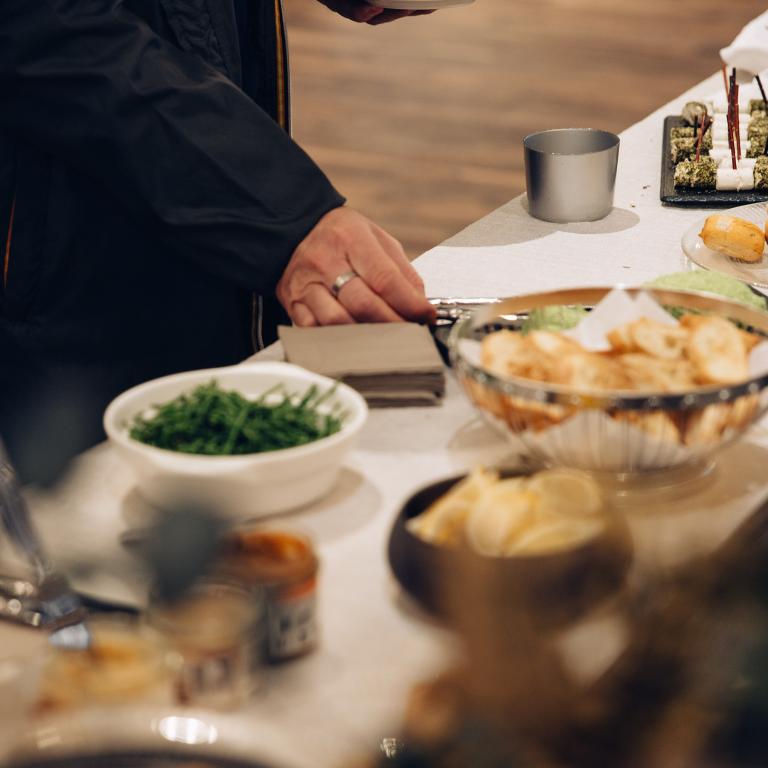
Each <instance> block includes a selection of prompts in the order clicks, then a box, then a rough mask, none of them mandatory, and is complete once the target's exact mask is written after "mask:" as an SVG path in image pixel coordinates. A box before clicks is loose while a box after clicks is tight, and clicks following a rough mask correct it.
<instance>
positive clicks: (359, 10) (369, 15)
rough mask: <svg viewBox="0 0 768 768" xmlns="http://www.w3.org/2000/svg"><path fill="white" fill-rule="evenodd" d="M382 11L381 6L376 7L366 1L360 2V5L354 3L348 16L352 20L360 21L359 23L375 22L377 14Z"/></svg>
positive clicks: (379, 14)
mask: <svg viewBox="0 0 768 768" xmlns="http://www.w3.org/2000/svg"><path fill="white" fill-rule="evenodd" d="M383 13H384V9H383V8H377V7H376V6H375V5H368V4H367V3H362V4H360V5H357V4H356V5H355V6H354V7H353V8H352V9H351V11H350V13H349V18H351V19H352V21H357V22H360V23H361V24H375V23H376V21H375V19H376V18H377V17H378V16H381V15H382V14H383Z"/></svg>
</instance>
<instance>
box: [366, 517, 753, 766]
mask: <svg viewBox="0 0 768 768" xmlns="http://www.w3.org/2000/svg"><path fill="white" fill-rule="evenodd" d="M767 553H768V505H764V506H763V507H762V508H761V509H760V510H758V511H757V512H756V513H755V515H754V516H753V517H752V518H751V519H750V520H749V521H748V522H747V523H746V524H744V525H743V526H742V528H741V529H739V530H738V531H737V532H736V533H735V534H734V535H733V536H732V538H731V539H730V540H729V541H728V542H727V543H726V545H724V546H723V547H722V548H721V549H720V550H719V551H718V552H716V553H715V554H714V555H712V556H710V557H707V558H705V559H702V560H700V561H697V562H692V563H690V564H688V565H685V566H683V567H680V568H678V569H676V570H674V571H668V572H666V573H662V574H660V575H658V576H654V577H650V576H644V575H643V574H638V578H637V580H636V582H635V583H633V584H632V585H631V586H630V587H629V588H628V589H627V591H626V593H625V595H624V596H623V599H622V601H621V604H620V605H619V610H620V613H621V615H622V618H623V620H624V622H625V624H626V627H627V630H628V634H627V637H628V643H627V645H626V648H625V651H624V653H623V655H622V656H621V657H620V658H619V659H618V660H617V661H616V662H615V663H614V664H613V666H611V667H610V668H609V669H608V671H607V672H606V673H605V674H603V676H602V677H600V678H599V679H597V680H596V681H595V682H593V683H591V684H589V685H587V686H584V685H582V684H581V683H579V681H578V680H576V678H575V676H574V674H573V673H572V672H571V670H570V669H569V668H568V666H567V665H566V664H564V663H563V661H562V658H561V656H560V655H559V653H557V651H556V648H555V640H556V638H555V637H554V636H553V635H552V634H551V633H547V632H545V631H542V630H540V629H538V628H537V627H536V626H535V625H534V624H533V623H532V622H531V621H530V618H529V616H528V614H527V613H526V611H524V610H521V605H520V596H519V595H518V594H516V593H515V590H514V588H511V587H510V585H509V583H503V582H501V581H500V580H499V579H498V578H496V577H495V576H496V572H495V571H494V570H493V569H483V568H478V567H477V565H476V563H473V562H472V561H466V562H465V563H463V564H461V565H460V566H458V567H454V572H453V574H452V576H451V578H450V579H448V578H446V584H449V585H450V595H449V599H450V602H451V604H452V606H453V616H454V625H455V627H456V628H457V629H458V630H459V632H460V634H461V637H462V638H463V641H464V647H465V658H464V662H463V664H462V665H461V666H459V667H457V668H456V669H453V670H451V671H448V672H446V674H445V675H444V676H443V677H441V678H440V679H438V680H437V681H434V680H433V681H431V682H429V683H427V684H425V685H423V686H420V687H419V688H417V689H416V690H415V691H414V692H413V694H412V696H411V699H410V702H409V704H408V708H407V715H406V724H405V730H404V735H403V743H404V746H403V748H402V749H398V750H397V754H396V755H395V756H394V757H393V758H390V759H389V760H388V762H387V763H386V764H387V765H392V764H399V765H402V766H410V767H411V768H413V767H415V766H425V767H426V766H429V767H430V768H443V767H445V768H449V767H450V768H464V767H466V768H470V767H472V768H474V767H475V766H483V768H496V767H497V766H498V768H501V767H502V766H516V765H520V766H526V768H532V767H533V768H537V767H539V766H540V767H541V768H556V767H562V768H565V767H566V766H567V767H568V768H582V767H583V768H594V766H598V765H599V766H611V768H625V767H626V768H646V767H647V766H654V767H655V768H672V767H673V766H674V767H675V768H693V767H694V766H696V767H697V768H699V767H700V766H708V768H726V766H727V768H736V767H737V766H743V767H744V768H747V766H756V765H762V764H764V760H765V755H766V754H768V558H766V554H767ZM381 764H382V765H383V764H384V763H381Z"/></svg>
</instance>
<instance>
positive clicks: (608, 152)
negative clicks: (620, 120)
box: [523, 128, 619, 223]
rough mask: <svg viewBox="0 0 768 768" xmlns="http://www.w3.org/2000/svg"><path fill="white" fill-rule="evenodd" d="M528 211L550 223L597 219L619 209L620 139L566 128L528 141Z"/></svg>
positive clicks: (579, 129) (525, 143)
mask: <svg viewBox="0 0 768 768" xmlns="http://www.w3.org/2000/svg"><path fill="white" fill-rule="evenodd" d="M523 146H524V147H525V177H526V181H527V185H528V210H529V211H530V214H531V216H534V217H535V218H537V219H543V220H544V221H554V222H560V223H563V222H572V221H597V220H598V219H603V218H605V217H606V216H607V215H608V214H609V213H610V212H611V209H612V208H613V190H614V187H615V185H616V166H617V165H618V161H619V137H618V136H617V135H616V134H615V133H608V131H599V130H595V129H593V128H562V129H558V130H553V131H541V132H540V133H532V134H530V135H529V136H526V137H525V139H523Z"/></svg>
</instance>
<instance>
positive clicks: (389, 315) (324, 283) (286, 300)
mask: <svg viewBox="0 0 768 768" xmlns="http://www.w3.org/2000/svg"><path fill="white" fill-rule="evenodd" d="M350 269H352V270H354V271H355V272H356V273H357V275H358V277H355V278H353V279H352V280H350V281H349V282H347V283H346V284H345V285H344V286H343V287H342V288H341V289H340V291H339V294H338V297H334V296H333V294H332V292H331V286H332V284H333V282H334V280H336V278H338V277H339V275H342V274H344V273H345V272H348V271H349V270H350ZM277 297H278V299H279V300H280V302H281V303H282V305H283V306H284V307H285V308H286V309H287V311H288V313H289V314H290V316H291V318H292V319H293V320H294V322H296V323H297V324H298V325H335V324H339V323H352V322H356V321H357V322H397V321H403V320H415V321H427V322H431V321H433V320H434V317H435V310H434V307H432V305H431V304H430V303H429V302H428V301H427V299H426V297H425V296H424V288H423V284H422V282H421V279H420V278H419V276H418V275H417V274H416V271H415V270H414V269H413V267H412V266H411V264H410V263H409V262H408V259H407V257H406V255H405V253H404V251H403V249H402V246H401V245H400V243H398V242H397V240H395V238H393V237H392V236H391V235H389V234H387V233H386V232H385V231H384V230H382V229H381V228H380V227H377V226H376V225H375V224H374V223H373V222H371V221H369V220H368V219H366V218H365V217H364V216H362V215H361V214H359V213H357V212H356V211H354V210H352V209H349V208H346V207H342V208H337V209H334V210H333V211H330V212H329V213H327V214H326V215H325V216H323V217H322V218H321V219H320V220H319V221H318V223H317V224H316V225H315V227H314V229H313V230H312V231H311V232H310V233H309V234H308V235H307V237H306V238H305V239H304V240H303V241H302V242H301V243H300V244H299V246H298V247H297V248H296V250H295V251H294V254H293V256H292V257H291V260H290V261H289V263H288V265H287V267H286V269H285V272H284V273H283V276H282V278H281V279H280V282H279V283H278V285H277Z"/></svg>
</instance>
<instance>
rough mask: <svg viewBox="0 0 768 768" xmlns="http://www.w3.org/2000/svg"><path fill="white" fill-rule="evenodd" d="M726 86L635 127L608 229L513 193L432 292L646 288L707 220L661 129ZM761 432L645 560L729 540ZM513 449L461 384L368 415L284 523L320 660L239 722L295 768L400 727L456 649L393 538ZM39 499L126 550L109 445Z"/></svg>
mask: <svg viewBox="0 0 768 768" xmlns="http://www.w3.org/2000/svg"><path fill="white" fill-rule="evenodd" d="M718 78H719V75H718V76H716V77H713V78H711V79H709V80H707V81H705V82H704V83H702V84H700V85H698V86H697V87H695V88H694V89H692V90H691V91H690V92H688V93H686V94H684V95H683V96H681V97H680V98H679V99H676V100H675V101H673V102H672V103H670V104H668V105H665V106H664V107H663V108H662V109H660V110H658V111H657V112H655V113H654V114H652V115H651V116H649V117H648V118H646V119H645V120H643V121H642V122H640V123H638V124H637V125H634V126H633V127H631V128H629V129H628V130H627V131H625V132H624V133H623V134H622V137H621V139H622V143H621V154H620V161H619V171H618V180H617V189H616V202H615V208H614V210H613V212H612V213H611V215H610V216H609V217H608V218H607V219H605V220H603V221H600V222H595V223H585V224H573V225H556V224H547V223H545V222H540V221H537V220H534V219H532V218H530V217H529V216H528V214H527V212H526V210H525V202H524V198H523V197H520V198H516V199H514V200H512V201H511V202H510V203H508V204H507V205H505V206H503V207H502V208H500V209H498V210H497V211H495V212H493V213H491V214H490V215H489V216H487V217H486V218H484V219H482V220H481V221H478V222H477V223H475V224H473V225H472V226H470V227H468V228H467V229H465V230H464V231H462V232H460V233H459V234H457V235H456V236H454V237H453V238H451V239H450V240H448V241H446V242H445V243H444V244H442V245H440V246H438V247H436V248H434V249H432V250H431V251H429V252H427V253H425V254H424V255H423V256H421V257H420V258H419V259H418V260H417V261H416V267H417V268H418V270H419V272H420V273H421V275H422V276H423V278H424V280H425V283H426V287H427V293H428V295H429V296H433V297H449V296H464V297H474V296H504V295H508V294H514V293H522V292H531V291H541V290H549V289H554V288H561V287H570V286H584V285H606V284H620V283H626V284H639V283H642V282H643V281H645V280H647V279H649V278H652V277H655V276H657V275H659V274H663V273H668V272H673V271H677V270H681V269H684V268H685V263H684V261H685V260H684V257H683V255H682V253H681V250H680V238H681V236H682V233H683V232H684V231H685V229H686V228H687V227H689V226H690V225H691V224H692V223H693V222H695V221H696V220H697V219H700V218H701V217H702V212H701V211H700V210H683V209H672V208H663V207H662V206H661V204H660V202H659V168H660V152H661V140H662V122H663V117H664V116H665V115H668V114H673V113H679V111H680V108H681V106H682V104H683V103H684V102H685V101H688V100H689V99H691V98H692V97H695V96H701V95H704V94H707V93H709V92H712V91H713V90H715V89H716V88H717V87H718V85H719V84H720V80H719V79H718ZM510 151H515V150H512V149H510ZM520 151H522V148H520ZM262 355H263V356H265V357H275V356H278V355H279V350H278V349H274V348H273V349H270V350H266V351H265V352H264V353H262ZM765 438H766V435H764V434H763V431H762V428H761V427H758V428H756V429H755V430H753V432H752V433H751V434H750V437H749V442H743V443H741V444H739V445H736V446H735V447H733V448H731V449H729V450H728V451H727V452H726V453H725V454H724V455H723V456H722V458H721V460H720V462H719V465H718V470H717V472H716V473H715V477H714V479H712V480H711V482H709V484H708V485H706V487H705V488H703V489H702V490H701V491H699V492H698V493H696V494H695V495H692V496H689V497H686V498H685V499H682V500H681V499H677V500H670V501H669V502H668V503H666V504H665V503H659V504H655V505H654V509H653V510H652V511H651V510H648V511H644V510H636V511H634V512H632V513H631V514H630V523H631V526H632V529H633V532H634V534H635V537H636V542H637V546H638V554H637V565H636V567H640V568H642V567H648V566H657V565H658V564H664V563H671V562H675V561H678V560H680V559H684V558H686V557H689V556H690V555H691V553H692V552H694V551H705V550H707V549H710V548H712V547H713V546H714V545H716V544H717V543H718V542H720V541H722V540H723V539H724V538H726V537H727V536H728V534H729V533H730V532H732V531H733V529H734V528H735V527H736V526H737V525H738V524H739V523H740V522H741V521H742V520H743V519H745V517H747V516H748V514H749V512H750V511H751V510H753V509H754V508H755V506H756V505H757V504H758V502H759V500H760V499H761V497H762V495H763V494H765V493H766V492H767V491H768V484H766V482H765V472H764V468H765V466H768V461H767V459H768V440H766V439H765ZM762 443H765V445H766V447H762ZM513 453H514V446H510V444H509V443H507V442H504V441H503V440H502V439H500V438H499V437H498V436H497V435H496V433H494V432H493V431H492V430H491V429H490V428H489V427H487V426H485V425H484V423H482V422H481V421H480V420H479V419H478V417H477V415H476V413H475V411H474V410H473V408H472V407H471V406H470V404H469V403H468V402H467V401H466V400H465V399H464V397H463V395H462V394H461V392H460V391H459V389H458V386H457V384H456V382H455V381H454V380H453V379H452V378H451V377H450V376H449V380H448V390H447V396H446V399H445V402H444V404H443V405H442V406H441V407H439V408H431V409H427V408H422V409H393V410H378V411H372V412H371V414H370V419H369V422H368V424H367V426H366V428H365V430H364V433H363V437H362V442H361V445H360V447H359V449H358V450H357V452H356V453H355V454H354V456H353V458H352V459H351V460H350V461H349V462H348V464H347V467H346V468H345V470H344V472H343V475H342V479H341V482H340V484H339V485H338V487H337V488H336V489H335V490H334V492H333V493H332V495H331V496H330V497H328V498H326V499H324V500H323V501H321V502H319V503H317V504H315V505H313V506H312V507H311V508H309V509H306V510H304V511H301V512H298V513H294V514H290V515H286V516H284V517H283V519H281V521H280V523H281V525H284V526H285V527H286V528H298V529H300V530H304V531H307V532H309V533H310V534H311V535H312V536H313V537H314V539H315V541H316V543H317V546H318V550H319V554H320V557H321V562H322V575H321V582H320V621H321V627H322V642H321V647H320V649H319V650H318V651H316V652H315V653H314V654H312V655H310V656H308V657H306V658H304V659H301V660H298V661H295V662H292V663H290V664H286V665H284V666H282V667H279V668H276V669H273V670H271V671H270V672H269V675H268V678H267V679H265V681H264V685H263V687H262V690H261V692H260V693H259V694H258V695H257V697H256V698H255V700H254V701H253V703H252V704H251V705H249V706H248V708H247V710H246V711H245V712H243V713H240V714H238V715H236V716H233V717H239V718H240V719H241V721H242V723H243V728H244V729H248V728H250V727H253V726H254V725H255V724H257V723H258V725H259V728H260V729H261V731H262V737H263V733H264V732H268V733H269V734H270V735H269V740H271V741H272V742H273V743H274V745H275V747H276V748H279V751H280V753H281V754H284V755H286V756H288V757H289V758H290V759H291V760H292V762H293V764H294V765H295V766H297V768H300V766H307V767H308V768H309V766H312V767H313V768H322V767H323V766H339V765H342V764H344V763H345V762H347V763H348V762H349V760H350V758H354V757H355V756H357V755H360V754H361V753H362V754H371V753H373V752H375V751H376V750H377V749H378V746H379V744H380V742H381V739H382V738H385V737H391V736H394V735H396V733H397V728H398V721H399V718H400V717H401V715H402V709H403V704H404V702H405V699H406V695H407V693H408V690H409V688H410V687H411V686H412V684H413V683H414V682H416V681H419V680H421V679H424V678H427V677H429V676H430V675H431V674H433V673H435V672H436V671H438V670H440V669H441V668H442V667H443V666H444V665H445V663H446V661H447V660H448V659H449V658H450V654H451V651H452V640H451V638H450V636H449V635H448V634H447V633H446V632H445V631H444V630H442V629H441V628H440V627H439V626H437V625H436V624H434V623H433V622H431V621H430V620H429V618H427V617H425V616H424V615H423V614H421V613H420V612H419V610H418V609H417V608H416V607H414V606H413V605H412V604H411V603H410V602H409V601H408V600H407V599H406V598H405V597H404V596H403V595H402V594H401V593H400V592H399V590H398V587H397V585H396V584H395V582H394V579H393V577H392V576H391V574H390V571H389V568H388V565H387V562H386V543H387V537H388V533H389V529H390V526H391V524H392V521H393V519H394V516H395V515H396V512H397V510H398V507H399V505H400V504H401V503H402V502H403V501H404V499H405V498H407V497H408V496H409V495H410V494H411V493H413V491H414V490H416V489H417V488H419V487H420V486H422V485H424V484H426V483H429V482H430V481H433V480H435V479H440V478H444V477H447V476H451V475H455V474H458V473H460V472H462V471H464V470H466V469H467V468H469V467H471V466H473V465H476V464H478V463H498V462H505V461H508V460H509V459H510V455H511V454H513ZM31 500H32V505H33V510H34V512H35V515H36V518H37V521H38V524H39V525H40V527H41V530H42V532H43V535H44V538H45V539H46V540H47V543H48V544H49V546H50V548H51V549H52V550H53V551H54V552H56V553H57V554H59V555H60V556H61V557H64V558H71V557H77V556H78V555H83V556H85V557H89V558H90V557H92V556H93V554H94V553H96V554H98V555H100V556H102V557H105V558H107V559H108V558H109V557H111V556H112V554H114V556H115V558H117V557H119V556H120V555H119V544H118V542H117V536H118V535H119V533H120V532H121V531H123V530H125V529H126V528H127V527H129V526H130V525H132V524H134V523H135V522H136V521H137V519H140V517H141V512H142V502H141V500H140V498H139V497H138V496H137V494H136V492H135V489H134V488H133V483H132V479H131V477H130V476H129V474H128V472H127V470H126V469H125V468H124V467H123V466H122V465H121V464H120V463H119V462H118V460H117V458H116V457H115V456H114V455H113V453H112V451H111V449H110V448H109V447H108V446H106V445H101V446H98V447H96V448H94V449H93V450H91V451H89V452H88V453H87V454H85V455H83V456H82V457H81V459H80V460H79V461H78V462H77V464H76V466H75V467H74V469H73V472H72V473H71V475H70V477H69V478H68V480H67V481H66V483H65V484H64V486H63V487H62V488H60V489H58V491H57V493H56V495H55V496H54V497H48V498H46V497H43V496H37V495H33V496H32V499H31ZM106 589H107V591H109V585H107V588H106ZM613 621H614V620H613V619H612V618H611V617H610V615H604V616H603V615H599V616H597V617H596V618H595V619H594V620H592V621H591V622H587V623H586V624H585V625H583V626H582V627H581V628H580V629H579V630H578V631H577V632H573V633H571V634H570V635H569V636H568V637H567V638H565V639H564V641H563V643H564V645H563V647H564V652H567V653H568V654H569V658H572V660H573V668H574V671H575V673H577V674H580V675H583V676H584V677H585V678H590V677H594V676H595V675H598V674H600V672H601V670H602V669H604V668H605V665H606V664H608V663H609V662H610V660H611V659H612V658H614V657H615V655H616V653H617V652H618V650H619V648H620V629H618V628H617V627H616V626H614V624H613V623H612V622H613ZM24 634H25V633H22V631H21V630H16V629H13V628H11V627H10V626H9V625H0V648H1V649H3V650H2V651H0V653H8V652H10V650H9V649H13V648H14V645H13V643H14V641H16V652H21V649H22V648H23V647H24V646H25V640H24V638H23V635H24ZM254 755H258V749H256V750H255V751H254Z"/></svg>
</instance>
